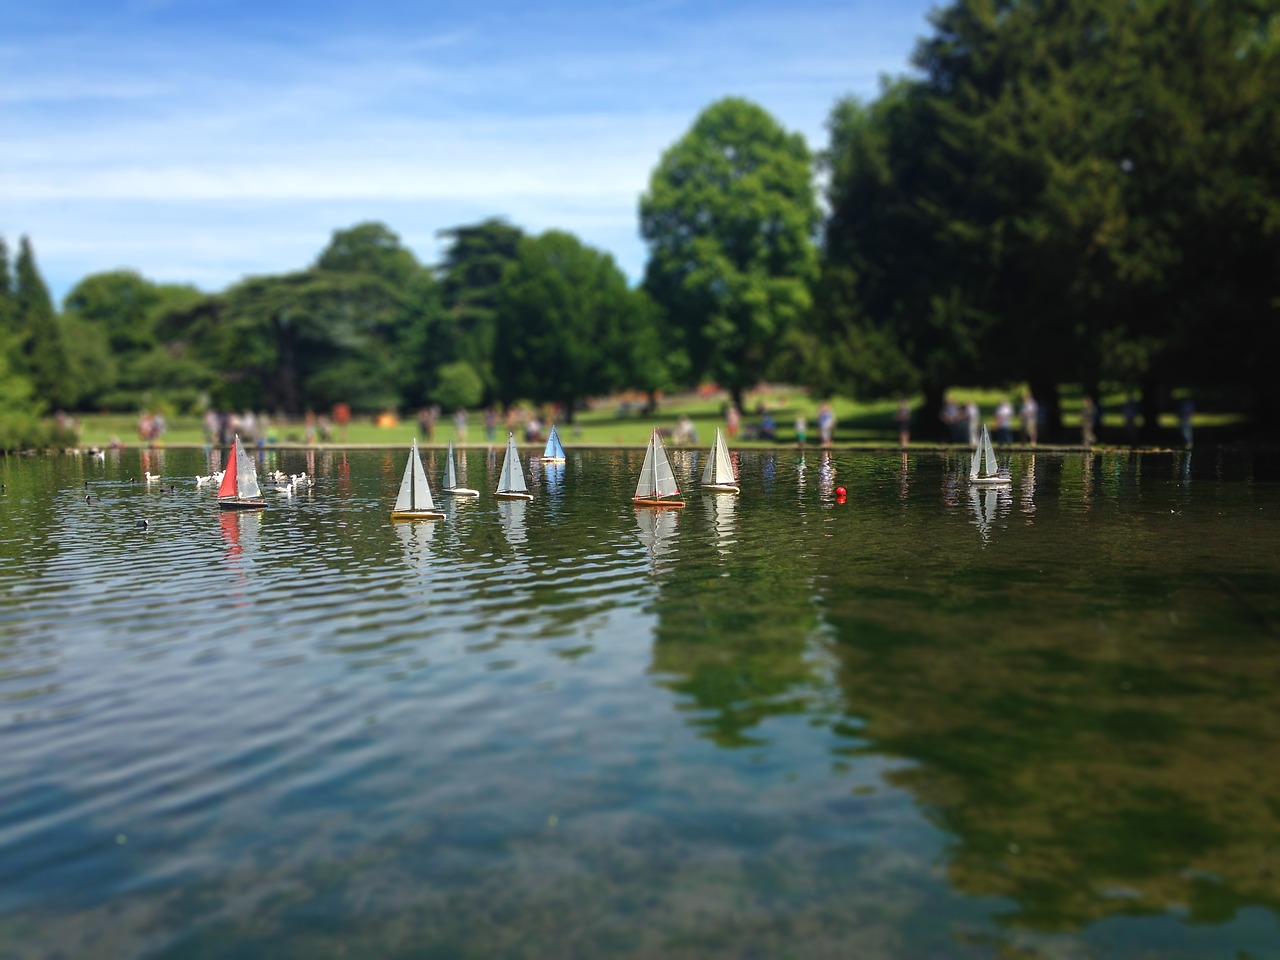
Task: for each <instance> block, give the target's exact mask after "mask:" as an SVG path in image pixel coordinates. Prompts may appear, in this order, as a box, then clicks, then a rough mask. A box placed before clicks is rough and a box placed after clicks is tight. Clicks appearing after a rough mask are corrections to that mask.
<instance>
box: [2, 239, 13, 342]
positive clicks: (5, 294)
mask: <svg viewBox="0 0 1280 960" xmlns="http://www.w3.org/2000/svg"><path fill="white" fill-rule="evenodd" d="M0 332H3V333H12V332H13V273H12V272H11V271H10V269H9V245H8V244H7V243H5V240H4V237H0Z"/></svg>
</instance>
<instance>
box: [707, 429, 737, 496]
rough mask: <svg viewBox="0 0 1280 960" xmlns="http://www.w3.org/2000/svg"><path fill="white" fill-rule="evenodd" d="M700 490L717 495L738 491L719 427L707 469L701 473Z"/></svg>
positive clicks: (731, 464)
mask: <svg viewBox="0 0 1280 960" xmlns="http://www.w3.org/2000/svg"><path fill="white" fill-rule="evenodd" d="M702 488H703V489H704V490H715V491H717V492H718V493H737V492H738V491H739V487H738V478H737V477H735V476H734V475H733V463H732V462H731V461H730V460H729V448H728V446H726V445H725V442H724V437H723V436H722V435H721V434H720V428H719V427H716V442H715V443H713V444H712V445H711V456H710V457H709V458H708V460H707V469H706V470H704V471H702Z"/></svg>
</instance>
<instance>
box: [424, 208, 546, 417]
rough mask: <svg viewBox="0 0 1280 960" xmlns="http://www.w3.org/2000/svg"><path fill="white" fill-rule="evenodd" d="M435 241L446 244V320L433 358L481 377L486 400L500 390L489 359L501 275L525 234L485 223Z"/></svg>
mask: <svg viewBox="0 0 1280 960" xmlns="http://www.w3.org/2000/svg"><path fill="white" fill-rule="evenodd" d="M439 236H440V237H442V238H445V239H447V240H449V241H450V243H449V247H448V249H447V250H446V251H445V258H444V263H443V264H442V265H441V267H440V273H441V277H442V281H441V283H442V287H443V290H442V300H443V309H444V316H443V318H442V322H441V323H440V325H439V329H438V330H437V331H436V336H435V343H434V349H435V353H434V356H435V358H436V362H437V363H438V364H445V363H452V362H462V363H467V364H469V365H470V366H471V367H472V368H473V369H475V370H476V371H477V372H478V373H479V374H480V377H481V379H482V380H483V381H484V385H485V394H486V399H489V398H491V397H493V396H496V391H497V387H498V381H497V377H496V376H495V374H494V369H493V358H494V352H495V350H496V349H497V335H496V330H497V315H498V301H499V299H500V297H501V286H502V275H503V272H504V271H505V270H506V268H507V265H508V264H510V263H512V262H513V261H514V260H515V259H516V251H517V249H518V248H519V245H520V241H521V240H522V239H523V238H524V231H522V230H520V229H519V228H518V227H514V226H512V225H511V224H509V223H507V222H506V221H505V220H501V219H489V220H484V221H482V222H480V223H477V224H473V225H470V226H460V227H454V228H452V229H449V230H441V231H440V233H439Z"/></svg>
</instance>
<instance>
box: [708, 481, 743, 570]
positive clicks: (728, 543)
mask: <svg viewBox="0 0 1280 960" xmlns="http://www.w3.org/2000/svg"><path fill="white" fill-rule="evenodd" d="M702 506H703V510H704V511H705V512H706V515H707V520H708V521H709V523H708V528H709V529H710V530H711V533H712V537H713V539H714V542H715V545H716V549H717V550H718V551H720V554H721V555H722V556H726V557H727V556H729V555H730V553H731V551H732V548H733V544H734V542H735V538H734V515H735V513H736V512H737V509H738V495H737V494H733V493H712V494H707V495H704V496H703V498H702Z"/></svg>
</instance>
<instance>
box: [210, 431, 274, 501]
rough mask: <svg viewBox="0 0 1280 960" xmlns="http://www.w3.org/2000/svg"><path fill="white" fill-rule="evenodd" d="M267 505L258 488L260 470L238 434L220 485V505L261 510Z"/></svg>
mask: <svg viewBox="0 0 1280 960" xmlns="http://www.w3.org/2000/svg"><path fill="white" fill-rule="evenodd" d="M266 505H267V502H266V501H265V500H263V499H262V490H260V489H259V488H258V471H257V468H255V467H254V465H253V458H252V457H250V456H249V454H248V453H246V452H245V449H244V444H243V443H241V442H240V435H239V434H236V439H235V442H234V443H233V444H232V446H231V456H230V457H228V458H227V469H226V470H225V471H223V474H222V484H221V486H219V487H218V507H219V509H222V510H261V509H262V508H264V507H265V506H266Z"/></svg>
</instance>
